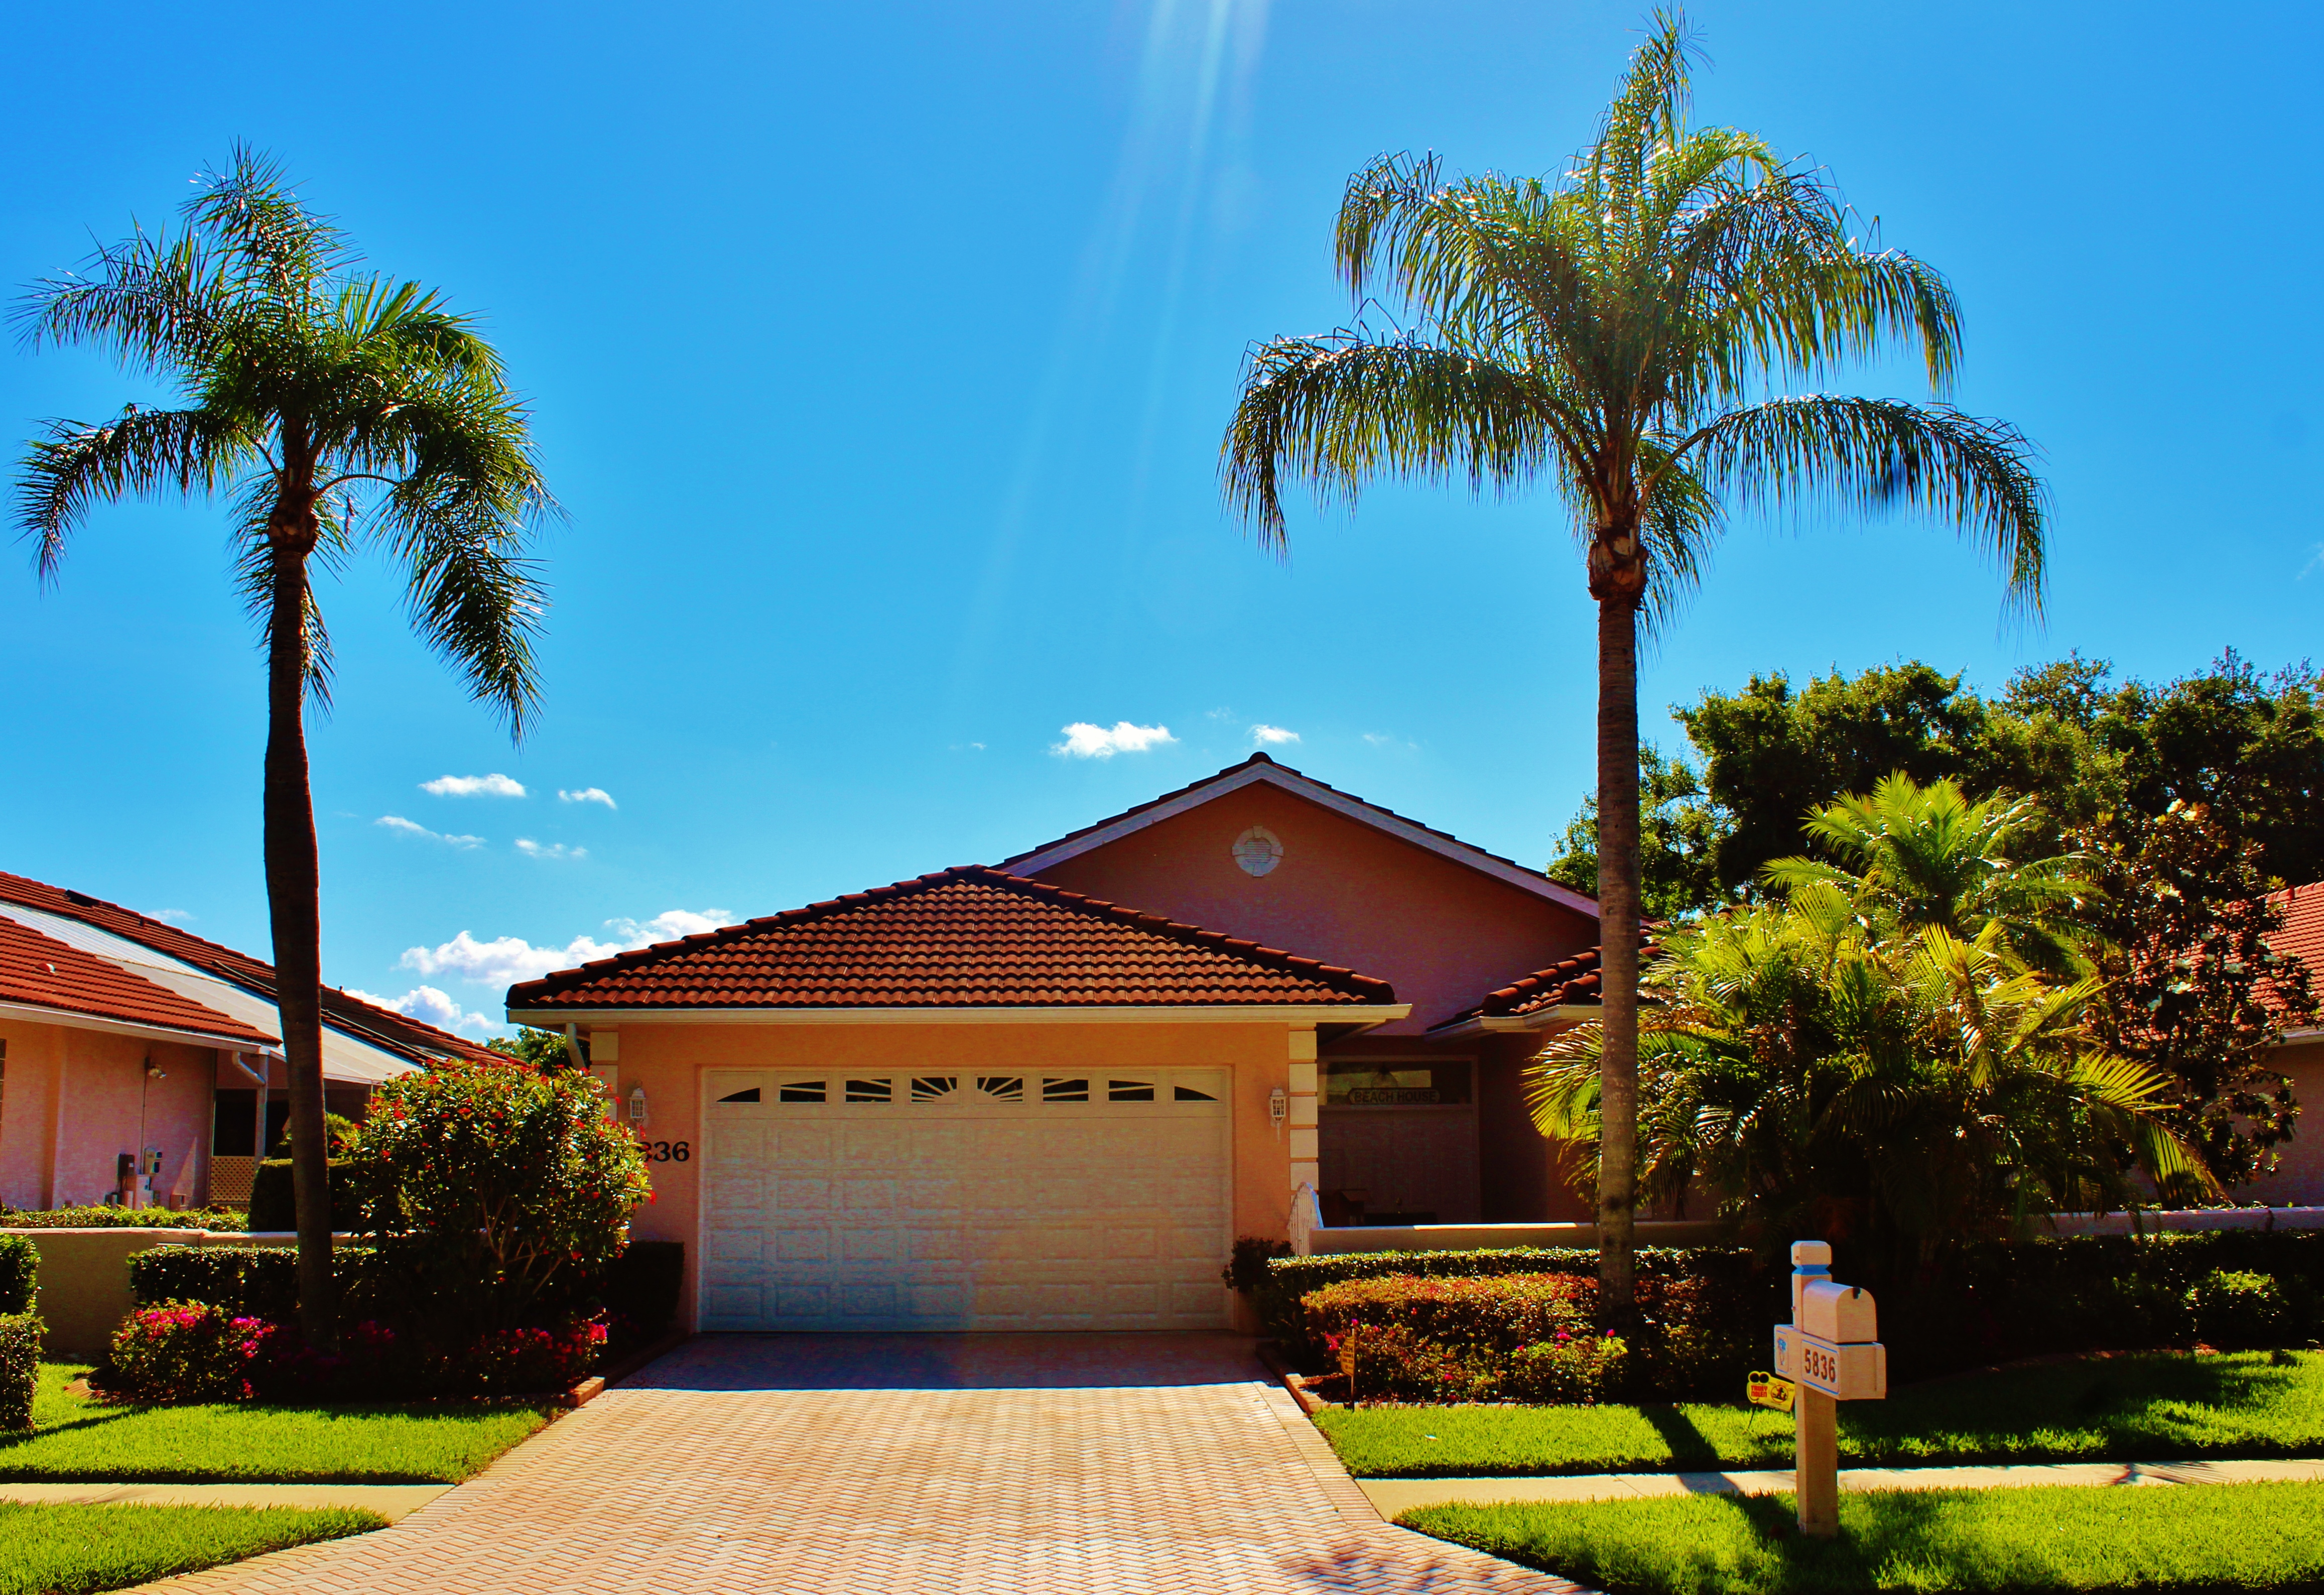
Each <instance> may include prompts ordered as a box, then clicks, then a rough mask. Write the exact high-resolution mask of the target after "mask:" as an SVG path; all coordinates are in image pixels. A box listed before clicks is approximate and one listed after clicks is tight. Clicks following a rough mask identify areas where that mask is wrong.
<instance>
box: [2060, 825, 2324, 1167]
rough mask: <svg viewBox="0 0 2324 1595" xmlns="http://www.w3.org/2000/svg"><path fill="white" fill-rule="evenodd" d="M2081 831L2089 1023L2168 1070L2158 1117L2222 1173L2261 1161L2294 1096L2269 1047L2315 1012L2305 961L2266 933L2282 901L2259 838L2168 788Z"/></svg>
mask: <svg viewBox="0 0 2324 1595" xmlns="http://www.w3.org/2000/svg"><path fill="white" fill-rule="evenodd" d="M2248 802H2249V799H2238V798H2235V797H2233V796H2232V795H2231V796H2230V798H2229V803H2228V805H2227V807H2240V806H2241V805H2242V804H2244V803H2248ZM2081 840H2082V844H2083V848H2084V852H2085V853H2086V855H2087V857H2088V859H2089V862H2090V865H2091V867H2092V874H2093V876H2094V879H2095V881H2096V884H2097V887H2098V892H2097V895H2096V896H2095V897H2094V898H2093V899H2092V900H2091V901H2090V903H2089V906H2088V910H2087V916H2088V921H2089V924H2090V925H2091V926H2092V927H2093V928H2094V929H2095V930H2097V931H2098V934H2099V935H2100V936H2103V937H2104V938H2105V939H2104V942H2103V944H2102V946H2101V950H2100V953H2099V958H2098V967H2099V972H2100V973H2102V974H2103V975H2104V976H2105V977H2106V979H2107V1001H2106V1002H2105V1004H2104V1005H2103V1006H2102V1009H2101V1010H2100V1025H2099V1034H2100V1035H2102V1036H2103V1037H2104V1038H2105V1040H2106V1042H2107V1045H2108V1046H2111V1047H2112V1048H2113V1049H2114V1050H2116V1051H2117V1052H2119V1053H2121V1054H2122V1055H2123V1056H2126V1057H2130V1058H2135V1059H2137V1060H2139V1061H2140V1062H2141V1063H2144V1064H2145V1065H2147V1066H2148V1067H2150V1068H2152V1069H2154V1070H2156V1071H2158V1072H2163V1073H2167V1074H2170V1075H2172V1077H2174V1078H2175V1079H2176V1080H2177V1081H2178V1083H2179V1091H2178V1093H2177V1096H2176V1100H2175V1101H2174V1102H2173V1103H2172V1108H2171V1111H2170V1115H2169V1118H2170V1122H2171V1123H2172V1126H2173V1128H2174V1129H2176V1130H2177V1132H2178V1133H2179V1134H2180V1135H2181V1137H2182V1138H2184V1139H2186V1140H2187V1141H2189V1142H2190V1144H2191V1145H2193V1146H2195V1147H2196V1148H2199V1150H2200V1151H2201V1153H2202V1156H2203V1159H2204V1161H2205V1163H2206V1164H2207V1165H2209V1167H2210V1169H2211V1170H2212V1172H2213V1173H2214V1174H2216V1175H2217V1176H2218V1178H2219V1179H2220V1180H2221V1181H2222V1182H2225V1183H2227V1184H2230V1185H2240V1184H2244V1183H2246V1182H2249V1181H2252V1180H2255V1179H2259V1178H2262V1177H2264V1176H2266V1175H2268V1174H2270V1173H2273V1170H2274V1167H2275V1165H2276V1160H2277V1156H2278V1154H2277V1150H2276V1149H2277V1148H2280V1147H2281V1146H2282V1144H2283V1143H2284V1142H2286V1141H2288V1140H2290V1139H2292V1132H2293V1130H2294V1129H2295V1128H2296V1127H2297V1124H2298V1120H2299V1113H2300V1104H2299V1102H2298V1101H2297V1100H2296V1099H2295V1098H2294V1097H2293V1095H2292V1085H2291V1083H2290V1082H2289V1081H2288V1080H2287V1079H2286V1078H2285V1077H2284V1076H2283V1074H2282V1073H2281V1072H2280V1071H2279V1070H2277V1069H2275V1068H2273V1066H2271V1062H2270V1054H2271V1053H2272V1052H2273V1049H2274V1048H2275V1046H2277V1044H2278V1043H2279V1042H2281V1041H2282V1037H2283V1034H2284V1032H2285V1031H2286V1030H2288V1029H2296V1028H2305V1027H2308V1026H2312V1025H2314V1024H2315V1023H2316V1022H2317V1000H2316V992H2315V991H2314V989H2313V984H2312V982H2310V978H2309V973H2308V969H2307V966H2306V965H2305V964H2303V963H2301V962H2300V961H2299V960H2298V959H2296V958H2292V957H2288V956H2286V955H2284V954H2281V953H2278V952H2277V951H2276V950H2275V949H2274V947H2273V945H2270V938H2271V937H2273V936H2277V935H2278V934H2279V933H2280V932H2281V931H2282V929H2283V911H2282V904H2281V902H2280V901H2279V900H2278V899H2274V898H2273V897H2271V895H2270V892H2269V889H2270V888H2271V887H2272V886H2273V885H2274V884H2275V883H2274V882H2273V880H2271V879H2270V878H2269V877H2268V875H2267V874H2266V872H2265V871H2264V868H2263V867H2262V864H2261V859H2262V858H2263V856H2264V849H2263V847H2262V846H2261V844H2259V843H2258V842H2256V841H2255V840H2253V839H2252V838H2251V837H2249V836H2248V835H2245V834H2239V827H2236V826H2235V825H2229V824H2227V823H2224V822H2223V821H2222V820H2221V818H2220V817H2219V815H2218V812H2217V811H2214V810H2213V809H2212V808H2210V807H2208V806H2207V805H2204V804H2199V803H2183V802H2176V801H2174V802H2173V803H2172V805H2171V807H2168V808H2167V809H2165V810H2164V811H2163V813H2162V814H2161V815H2160V816H2156V817H2155V818H2153V819H2152V820H2149V819H2145V818H2143V817H2139V816H2128V815H2124V814H2120V813H2113V814H2107V815H2105V816H2101V817H2100V818H2099V819H2098V821H2097V822H2095V823H2094V824H2093V825H2090V826H2089V827H2088V828H2086V829H2085V831H2084V832H2083V834H2082V838H2081Z"/></svg>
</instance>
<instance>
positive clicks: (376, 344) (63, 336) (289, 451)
mask: <svg viewBox="0 0 2324 1595" xmlns="http://www.w3.org/2000/svg"><path fill="white" fill-rule="evenodd" d="M199 181H200V187H199V189H198V192H197V193H196V194H194V196H193V197H192V198H189V199H188V200H187V202H186V204H185V206H184V207H183V210H184V217H185V227H184V230H183V231H182V232H181V233H180V234H179V235H176V236H174V237H172V236H168V235H147V234H146V233H144V232H143V231H142V230H141V231H139V232H137V233H135V234H134V235H133V236H132V237H130V238H129V239H128V240H127V241H126V242H124V243H122V244H115V245H113V246H111V247H109V248H104V249H100V250H99V251H98V253H97V254H95V255H94V256H92V257H91V258H90V259H89V261H88V263H86V264H85V265H84V267H83V268H82V270H81V271H80V272H75V273H72V274H69V275H68V276H65V277H63V278H61V279H57V280H51V281H46V282H43V283H42V284H41V285H40V286H39V287H37V288H36V289H34V290H32V292H31V293H29V294H28V295H27V296H26V297H25V299H24V300H23V302H22V304H21V305H20V306H19V308H18V311H17V319H18V321H19V324H20V326H21V327H22V330H23V341H24V343H25V345H26V346H28V347H29V348H33V349H38V348H41V347H43V346H52V345H68V344H94V345H96V346H99V347H101V348H104V349H106V350H107V351H109V352H110V353H111V354H112V355H115V358H116V359H117V360H118V361H119V362H120V363H121V364H123V365H124V366H125V367H127V368H129V369H131V370H133V371H136V372H139V373H147V374H150V375H152V376H154V377H158V378H160V379H161V380H163V381H166V382H167V383H171V385H173V386H174V387H175V388H176V389H177V391H178V394H179V397H180V403H179V404H178V406H177V407H176V408H169V409H155V408H152V407H149V406H147V405H144V404H139V403H131V404H128V405H126V406H124V408H123V410H122V411H121V413H120V414H119V415H117V416H115V417H114V418H113V419H110V420H106V421H101V422H97V423H95V424H86V423H83V422H79V421H70V420H58V421H52V422H51V423H50V425H49V428H48V431H47V435H46V436H44V437H42V438H36V439H35V440H34V441H33V442H32V445H31V447H30V448H29V450H28V452H27V453H26V455H25V457H24V462H23V478H22V483H21V485H20V487H19V490H18V495H17V502H16V517H17V521H18V522H19V524H20V525H21V526H22V527H23V530H24V532H25V535H26V536H27V537H28V538H30V539H32V541H33V543H34V545H35V548H36V557H37V563H38V567H39V570H40V575H41V578H42V581H43V582H44V583H45V582H49V581H53V580H54V579H55V578H56V576H57V573H58V569H59V566H60V562H61V560H62V558H63V557H64V552H65V544H66V540H67V538H68V536H69V533H71V532H72V531H73V530H75V529H76V528H77V527H78V525H79V523H80V522H81V521H83V520H84V519H85V518H86V517H87V515H88V512H89V510H90V509H91V508H92V507H93V506H94V505H96V504H97V503H99V502H107V501H111V500H115V499H122V498H127V497H132V496H143V495H150V494H157V493H175V494H178V495H180V496H182V497H188V498H204V499H208V498H217V497H219V496H221V495H223V496H225V497H226V499H227V500H228V502H229V503H230V505H231V509H230V514H231V517H232V525H233V546H234V549H235V562H236V576H237V578H238V583H239V585H240V588H241V591H242V594H243V595H244V599H245V600H246V602H247V604H248V605H249V608H250V611H251V613H252V614H253V617H254V619H255V620H256V621H257V622H259V625H260V628H261V632H262V635H263V641H264V647H265V652H266V667H267V696H266V704H267V737H266V775H265V786H266V795H265V856H266V892H267V904H268V909H269V913H270V916H271V918H272V930H273V941H274V963H275V979H276V982H277V991H276V1001H277V1007H278V1010H279V1011H280V1013H281V1021H282V1026H281V1028H282V1050H283V1053H284V1055H285V1056H286V1058H287V1059H288V1062H289V1069H290V1083H291V1151H292V1158H293V1170H292V1185H293V1188H294V1190H295V1192H296V1195H297V1201H298V1212H299V1305H300V1318H301V1321H302V1323H303V1324H304V1326H305V1328H306V1330H307V1332H308V1334H309V1339H310V1340H311V1341H316V1342H318V1343H320V1342H325V1341H327V1340H328V1338H329V1336H330V1332H331V1317H330V1314H331V1309H332V1302H331V1261H330V1245H331V1225H330V1203H329V1197H328V1188H327V1183H326V1182H327V1165H326V1163H325V1146H324V1121H323V1054H322V1007H321V992H322V963H321V926H320V914H321V909H320V881H319V876H318V864H317V858H316V844H315V811H314V803H313V799H312V798H311V796H310V795H309V789H308V771H307V739H306V727H305V724H304V721H303V711H304V707H305V704H306V700H307V699H308V698H309V697H310V696H311V697H313V698H314V699H315V700H316V701H317V703H318V705H322V706H326V707H327V705H328V703H329V686H330V658H331V656H330V645H329V640H328V636H327V633H326V632H325V630H324V627H323V617H322V612H321V610H320V608H319V607H318V604H317V603H316V598H315V592H314V587H313V584H312V579H311V578H312V571H311V568H310V567H311V566H312V565H313V564H314V563H316V562H319V563H320V564H321V565H322V566H323V567H324V568H325V569H332V568H335V567H337V566H338V565H339V564H340V563H341V562H342V561H343V560H344V559H345V558H346V557H348V556H349V555H351V554H353V553H355V552H357V551H360V550H362V549H374V550H376V551H378V552H380V553H383V554H384V555H385V556H386V557H387V558H388V559H389V560H390V562H391V563H392V565H393V566H394V567H395V568H396V569H397V570H398V572H399V573H400V574H401V576H403V578H404V581H405V584H406V586H405V593H406V599H407V603H408V605H409V608H410V620H411V623H412V626H413V628H414V629H415V630H416V631H417V632H419V633H420V637H421V638H422V639H423V640H425V641H427V643H428V644H429V646H430V647H431V648H432V649H433V650H435V651H436V652H437V653H438V654H439V655H441V656H442V657H443V658H445V659H447V660H448V661H449V662H450V663H451V664H452V665H453V666H454V667H455V668H457V669H458V670H459V671H460V673H461V674H462V675H463V676H464V677H465V678H466V683H467V686H468V688H469V691H470V692H471V694H472V695H473V696H475V697H476V698H478V699H480V700H482V701H484V702H485V703H487V704H490V705H492V706H493V708H495V709H496V710H497V711H498V712H499V713H500V714H501V715H503V717H504V719H505V720H506V722H507V724H508V726H509V731H510V733H511V735H512V737H518V736H521V734H522V733H523V731H524V728H525V724H526V721H527V719H528V717H529V715H530V714H531V713H532V711H533V709H534V707H535V706H536V704H537V701H538V698H539V681H538V678H537V676H536V673H535V667H534V660H533V654H532V633H533V631H534V628H535V625H536V623H537V622H538V620H539V615H540V613H541V593H540V589H539V585H538V584H537V583H536V582H535V580H534V577H533V575H532V572H531V567H530V562H529V561H528V560H527V558H525V553H524V549H525V543H524V534H525V531H526V530H527V529H528V528H529V527H530V525H531V524H533V523H534V522H535V521H537V520H538V519H539V517H540V516H541V515H542V514H544V513H546V512H551V511H553V509H554V503H553V501H552V500H551V499H550V498H549V493H548V491H547V489H546V488H545V487H544V486H543V484H542V482H541V476H540V471H539V466H537V464H536V463H535V461H534V457H533V452H532V445H531V440H530V432H529V430H528V427H527V419H526V413H525V409H524V406H523V404H522V403H521V401H519V400H518V399H517V397H516V396H515V395H514V394H513V393H512V392H511V391H510V390H509V387H508V385H507V383H506V381H505V380H504V378H503V373H502V370H501V363H500V356H499V355H497V354H495V353H494V352H493V347H492V346H491V345H489V344H487V343H485V342H484V339H483V338H481V337H478V336H477V334H476V331H475V325H474V323H473V322H471V321H470V320H469V319H468V318H466V317H463V316H459V315H457V314H455V313H453V312H452V311H451V310H449V309H447V308H446V306H445V303H444V301H443V300H442V299H441V297H440V296H438V295H437V294H435V293H433V292H430V291H429V290H424V289H422V288H421V287H420V285H419V284H417V283H414V282H393V281H388V280H387V279H385V278H383V277H379V276H375V275H371V274H368V273H364V272H360V271H358V270H357V269H356V268H357V266H358V265H359V259H358V257H357V256H356V254H355V252H354V251H353V249H352V248H350V247H349V245H348V244H347V242H346V238H345V236H344V235H342V234H341V233H340V232H339V231H338V229H337V227H335V226H333V225H332V224H331V222H330V221H329V220H328V219H327V218H326V217H320V216H318V215H316V214H315V213H314V212H313V211H311V210H309V208H308V207H306V206H305V205H304V204H303V203H301V202H300V199H299V198H297V197H296V195H295V194H293V193H292V192H291V189H290V188H289V187H288V186H287V184H286V183H285V182H284V180H283V178H282V174H281V169H280V168H279V167H278V166H277V165H276V164H275V163H274V162H273V161H270V160H268V159H267V158H265V157H264V156H263V155H260V154H258V153H257V152H254V151H251V150H249V149H246V148H242V147H237V148H236V149H235V152H234V159H233V160H232V161H230V162H228V163H227V168H226V171H223V172H213V173H208V174H206V175H205V177H204V178H203V179H201V180H199Z"/></svg>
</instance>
